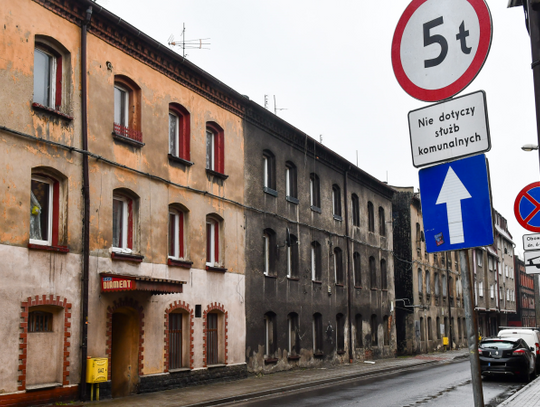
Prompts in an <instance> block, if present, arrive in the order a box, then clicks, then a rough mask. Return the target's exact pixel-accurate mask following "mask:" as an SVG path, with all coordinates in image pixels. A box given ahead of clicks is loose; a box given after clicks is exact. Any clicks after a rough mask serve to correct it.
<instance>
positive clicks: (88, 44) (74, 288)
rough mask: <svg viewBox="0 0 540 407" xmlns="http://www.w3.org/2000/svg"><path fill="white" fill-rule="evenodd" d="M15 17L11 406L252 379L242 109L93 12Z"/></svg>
mask: <svg viewBox="0 0 540 407" xmlns="http://www.w3.org/2000/svg"><path fill="white" fill-rule="evenodd" d="M2 10H3V13H1V17H0V18H1V24H0V26H1V27H3V28H2V41H1V45H0V47H1V54H2V55H3V57H2V58H1V59H0V65H1V69H0V88H1V89H2V106H3V109H2V111H1V112H0V125H1V127H0V141H1V143H0V162H1V163H2V169H3V171H2V181H1V182H0V195H1V196H2V197H3V201H2V202H3V204H2V214H3V215H2V216H1V217H0V230H1V234H0V257H1V258H2V265H1V266H0V309H1V310H2V311H1V315H2V318H1V329H0V342H1V343H2V353H1V355H0V366H2V368H1V369H0V383H1V386H0V389H1V392H2V394H0V404H4V405H5V404H9V403H11V404H13V405H19V406H20V405H25V404H32V403H34V404H35V403H37V402H39V401H41V402H43V401H47V400H56V401H58V400H62V399H66V400H74V399H77V398H79V394H80V393H82V394H83V396H84V395H85V394H86V395H87V394H88V390H87V386H86V385H84V386H81V387H80V388H79V384H80V383H81V381H83V383H84V380H85V375H84V372H85V369H84V365H85V363H86V356H92V357H104V358H107V359H108V362H109V370H108V377H107V379H108V380H107V381H106V382H105V383H102V384H101V385H100V388H101V397H102V398H103V397H110V396H111V395H112V396H113V397H118V396H122V395H125V394H129V393H134V392H146V391H153V390H158V389H165V388H170V387H175V386H181V385H186V384H190V383H197V382H200V381H205V382H208V381H209V380H213V379H216V378H220V379H222V378H226V377H242V376H245V374H246V373H247V369H246V365H245V310H244V306H245V301H244V286H245V283H244V270H245V265H244V258H245V255H244V248H245V240H244V237H245V233H244V232H243V231H244V226H245V221H244V209H243V200H244V198H243V195H244V182H243V181H244V180H243V174H244V156H243V142H244V141H243V140H244V136H243V125H242V116H243V112H244V110H245V109H244V106H243V105H242V103H244V101H245V98H244V97H243V96H241V95H239V94H238V93H236V92H234V91H233V90H231V89H230V88H228V87H226V86H225V85H223V84H221V83H220V82H219V81H217V80H215V79H214V78H213V77H211V76H210V75H209V74H207V73H205V72H204V71H202V70H200V69H199V68H197V67H196V66H194V65H193V64H191V63H189V62H188V61H186V60H184V59H183V58H182V57H181V56H179V55H178V54H176V53H175V52H172V51H170V50H169V49H167V48H166V47H164V46H163V45H161V44H160V43H158V42H157V41H155V40H153V39H151V38H149V37H148V36H146V35H144V34H143V33H141V32H140V31H139V30H137V29H135V28H134V27H132V26H131V25H129V24H128V23H126V22H124V21H123V20H122V19H121V18H119V17H118V16H115V15H113V14H112V13H110V12H108V11H107V10H105V9H104V8H102V7H101V6H100V5H98V4H96V3H94V2H92V1H85V0H47V1H44V0H43V1H41V0H35V1H32V0H5V1H2ZM84 49H85V50H86V52H83V50H84ZM81 73H84V74H83V75H81ZM85 160H87V161H85ZM86 164H87V165H86ZM85 191H88V193H87V194H86V193H85ZM85 214H86V215H85ZM81 281H83V284H82V285H81ZM81 372H83V374H81Z"/></svg>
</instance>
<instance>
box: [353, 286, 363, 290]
mask: <svg viewBox="0 0 540 407" xmlns="http://www.w3.org/2000/svg"><path fill="white" fill-rule="evenodd" d="M354 288H357V289H359V290H361V289H362V286H361V285H355V286H354Z"/></svg>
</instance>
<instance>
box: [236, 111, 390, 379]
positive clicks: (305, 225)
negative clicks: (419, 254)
mask: <svg viewBox="0 0 540 407" xmlns="http://www.w3.org/2000/svg"><path fill="white" fill-rule="evenodd" d="M251 109H252V110H251V111H250V112H249V115H248V117H249V118H252V117H254V118H259V123H257V124H258V125H256V123H254V122H252V120H247V121H246V123H245V127H244V137H245V157H246V160H245V178H246V185H245V187H246V190H245V202H246V205H248V207H253V208H257V209H256V210H248V211H247V212H246V242H247V243H248V244H247V246H246V321H247V328H246V344H247V353H246V357H247V363H248V369H249V370H250V371H253V372H258V371H276V370H281V369H289V368H293V367H306V366H313V365H315V366H316V365H320V364H321V363H323V362H333V363H342V362H349V360H351V361H362V360H364V359H373V358H384V357H393V356H394V355H395V335H394V322H393V309H392V305H393V300H394V283H393V278H392V274H393V272H392V270H393V256H392V243H393V241H392V222H391V221H392V201H391V198H392V193H393V190H392V189H391V188H389V187H388V186H387V185H385V184H383V183H381V182H379V181H377V180H376V179H375V178H373V177H372V176H370V175H369V174H367V173H365V172H364V171H362V170H361V169H359V168H358V167H356V166H354V165H351V164H350V163H349V162H348V161H346V160H344V159H343V158H341V157H340V156H338V155H337V154H335V153H333V152H332V151H330V150H329V149H328V148H326V147H324V146H323V145H322V144H320V143H318V142H316V141H315V140H314V139H312V138H310V137H308V136H307V135H306V134H304V133H302V132H300V131H299V130H297V129H295V128H294V127H292V126H290V125H289V124H287V123H285V122H284V121H282V120H280V119H279V118H278V117H275V116H273V115H269V114H268V113H267V112H266V111H265V110H264V109H263V108H261V107H260V106H258V105H256V104H253V105H252V106H251Z"/></svg>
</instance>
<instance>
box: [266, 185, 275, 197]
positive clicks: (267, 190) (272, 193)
mask: <svg viewBox="0 0 540 407" xmlns="http://www.w3.org/2000/svg"><path fill="white" fill-rule="evenodd" d="M263 192H264V193H265V194H268V195H272V196H276V197H277V196H278V193H277V191H276V190H275V189H272V188H268V187H263Z"/></svg>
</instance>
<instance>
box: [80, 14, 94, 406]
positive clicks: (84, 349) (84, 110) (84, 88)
mask: <svg viewBox="0 0 540 407" xmlns="http://www.w3.org/2000/svg"><path fill="white" fill-rule="evenodd" d="M91 18H92V6H89V7H88V9H87V10H86V18H85V20H84V21H83V22H82V26H81V128H82V149H83V150H84V152H87V151H88V106H87V98H88V83H87V59H86V48H87V28H88V24H90V19H91ZM82 164H83V165H82V170H83V188H82V193H83V200H84V216H83V270H82V298H81V300H82V317H81V383H80V384H79V392H80V393H79V394H80V399H81V400H83V401H85V400H87V395H86V387H87V385H86V358H87V354H88V275H89V259H90V187H89V176H88V154H83V156H82Z"/></svg>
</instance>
